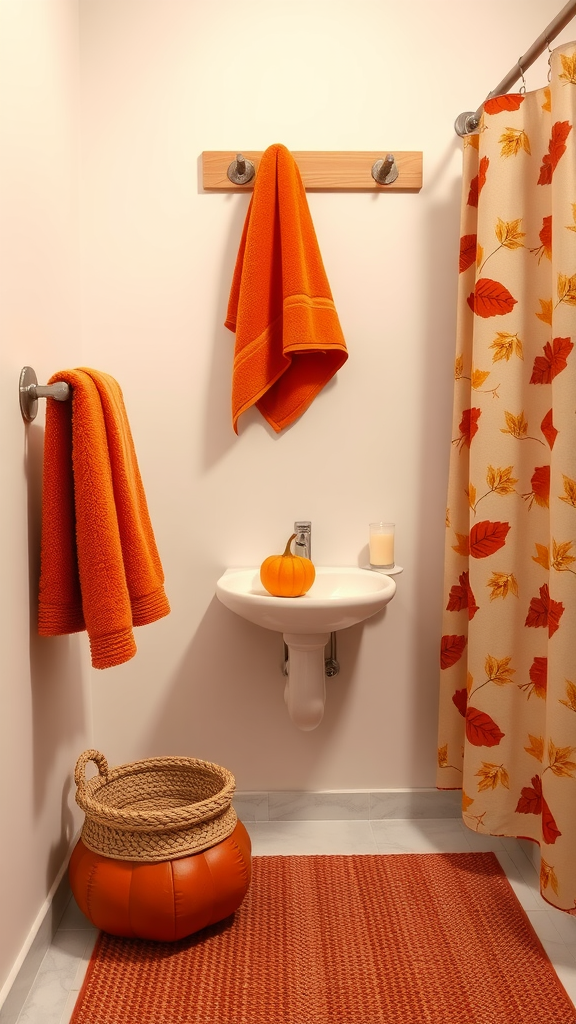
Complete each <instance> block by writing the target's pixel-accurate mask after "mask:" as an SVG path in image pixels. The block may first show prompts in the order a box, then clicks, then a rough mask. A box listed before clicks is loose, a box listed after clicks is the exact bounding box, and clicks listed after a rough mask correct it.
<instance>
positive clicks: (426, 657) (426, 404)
mask: <svg viewBox="0 0 576 1024" xmlns="http://www.w3.org/2000/svg"><path fill="white" fill-rule="evenodd" d="M460 146H461V141H460V139H458V138H457V137H456V135H454V136H453V140H452V142H451V143H450V144H449V145H448V146H447V148H446V151H445V155H444V159H443V161H442V163H440V164H439V165H438V167H437V169H436V174H435V180H436V181H438V183H439V185H441V183H442V176H443V173H444V171H445V170H446V168H447V167H448V166H449V165H450V164H451V163H453V160H454V154H455V151H457V150H458V149H459V148H460ZM430 189H431V191H433V190H434V183H432V184H431V186H430ZM429 210H430V216H429V219H428V224H427V234H426V237H425V238H423V239H422V250H423V253H424V259H425V260H426V265H427V268H428V270H427V274H426V287H427V292H426V294H425V295H423V296H422V301H423V302H424V303H425V317H424V320H425V323H426V325H427V332H426V338H425V342H424V345H423V353H424V357H423V358H424V359H425V365H424V366H423V368H422V374H421V376H422V380H424V381H426V387H425V389H423V392H422V405H421V411H422V422H423V423H425V424H426V427H427V429H426V430H425V431H424V432H423V435H422V444H421V448H420V455H421V458H420V465H419V466H418V467H416V479H417V480H418V481H419V486H420V498H419V501H418V507H419V508H420V509H421V514H420V515H419V517H418V532H417V533H416V535H415V547H414V552H413V564H414V566H415V567H418V568H419V573H420V576H421V585H419V586H418V587H416V588H415V591H414V604H413V607H412V608H411V609H405V612H406V614H409V615H411V616H412V618H413V621H414V635H415V636H418V638H419V639H418V643H417V644H415V645H414V649H413V659H414V664H413V667H412V668H411V669H410V670H409V672H410V675H411V676H412V677H413V678H414V679H417V680H418V690H417V693H416V696H415V705H414V709H413V710H414V714H413V719H412V720H413V723H414V729H413V732H412V737H413V743H414V752H415V753H416V752H417V751H418V750H420V751H421V750H423V749H426V748H428V747H429V756H430V760H431V764H432V772H433V775H434V772H435V769H434V766H435V764H436V737H435V731H434V732H433V734H432V735H433V743H432V744H431V741H430V722H431V721H434V722H436V721H437V719H438V694H439V673H440V657H439V651H440V637H441V632H442V629H441V626H442V604H443V589H442V579H443V565H444V539H445V513H446V493H447V486H448V463H449V457H450V438H451V435H450V431H451V424H452V400H453V380H454V373H453V367H454V355H455V344H456V341H455V339H456V297H457V287H458V240H459V218H460V182H459V181H458V180H456V181H454V184H453V190H452V193H451V194H450V195H449V196H448V197H447V198H445V199H443V201H442V202H439V203H433V202H430V204H429ZM439 239H443V240H446V239H448V240H449V242H450V241H451V242H452V243H453V244H449V245H448V246H447V248H448V251H452V252H453V260H451V261H450V262H449V263H448V264H447V263H446V262H445V261H442V260H439V259H438V241H439ZM439 474H441V475H442V480H441V482H440V485H439V480H438V476H439ZM431 495H434V496H435V498H434V502H431V500H430V496H431ZM438 580H439V581H440V586H438V585H437V583H436V582H434V586H432V582H433V581H438Z"/></svg>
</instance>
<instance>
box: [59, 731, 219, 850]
mask: <svg viewBox="0 0 576 1024" xmlns="http://www.w3.org/2000/svg"><path fill="white" fill-rule="evenodd" d="M89 761H94V763H95V764H96V765H97V767H98V775H96V776H94V778H92V779H86V776H85V769H86V765H87V764H88V762H89ZM74 780H75V782H76V787H77V788H76V803H77V804H79V805H80V807H81V808H82V810H83V811H84V812H85V814H86V818H85V821H84V827H83V829H82V840H83V842H84V844H85V846H87V847H88V848H89V849H90V850H93V851H94V852H95V853H101V854H102V855H103V856H104V857H112V858H113V859H114V860H139V861H148V862H155V861H161V860H174V859H175V858H176V857H186V856H188V855H189V854H191V853H199V852H200V851H201V850H206V849H208V847H209V846H214V845H215V844H216V843H219V842H220V841H221V840H222V839H226V837H227V836H229V835H230V834H231V833H232V832H233V831H234V828H235V826H236V821H237V818H236V812H235V811H234V809H233V807H232V805H231V800H232V794H233V793H234V789H235V785H236V782H235V779H234V776H233V775H232V774H231V772H229V771H227V769H226V768H221V767H220V765H217V764H211V763H210V762H209V761H198V760H196V759H195V758H193V757H155V758H149V759H147V760H145V761H133V762H132V763H131V764H121V765H119V766H118V767H117V768H112V769H111V770H110V769H109V768H108V762H107V761H106V758H105V757H104V755H103V754H101V753H100V752H99V751H98V750H85V751H84V753H83V754H81V755H80V757H79V758H78V761H77V762H76V769H75V771H74Z"/></svg>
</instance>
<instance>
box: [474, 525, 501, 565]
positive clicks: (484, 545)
mask: <svg viewBox="0 0 576 1024" xmlns="http://www.w3.org/2000/svg"><path fill="white" fill-rule="evenodd" d="M509 529H510V523H491V522H490V521H489V520H488V519H484V520H483V521H482V522H481V523H475V524H474V526H473V527H472V529H471V530H470V554H471V555H472V557H473V558H487V557H488V555H493V554H494V552H495V551H499V550H500V548H503V547H504V545H505V543H506V537H507V535H508V531H509Z"/></svg>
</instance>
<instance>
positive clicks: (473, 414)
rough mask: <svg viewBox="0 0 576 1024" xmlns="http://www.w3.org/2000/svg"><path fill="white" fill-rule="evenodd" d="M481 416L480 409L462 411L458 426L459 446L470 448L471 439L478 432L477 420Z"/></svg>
mask: <svg viewBox="0 0 576 1024" xmlns="http://www.w3.org/2000/svg"><path fill="white" fill-rule="evenodd" d="M481 414H482V410H481V409H464V412H463V413H462V419H461V420H460V423H459V425H458V429H459V430H460V438H459V444H465V445H466V447H467V448H469V447H470V443H471V441H472V438H473V437H474V435H475V434H476V432H477V431H478V420H479V419H480V416H481Z"/></svg>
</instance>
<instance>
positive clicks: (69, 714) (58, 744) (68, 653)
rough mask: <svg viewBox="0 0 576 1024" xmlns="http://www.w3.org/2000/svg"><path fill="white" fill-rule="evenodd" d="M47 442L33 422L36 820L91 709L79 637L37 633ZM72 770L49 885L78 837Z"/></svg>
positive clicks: (28, 455)
mask: <svg viewBox="0 0 576 1024" xmlns="http://www.w3.org/2000/svg"><path fill="white" fill-rule="evenodd" d="M43 440H44V432H43V430H42V428H41V427H40V426H39V425H37V424H34V423H33V424H31V425H30V426H29V427H28V428H27V436H26V451H25V463H26V478H27V484H28V559H29V561H28V573H29V594H30V684H31V698H32V730H33V761H34V764H33V782H34V812H35V815H36V817H37V818H39V817H40V815H41V813H42V811H43V808H44V805H45V802H46V799H47V796H48V790H49V786H50V784H51V779H52V777H53V773H54V771H55V770H57V768H58V761H59V755H60V751H61V750H62V749H64V750H69V749H70V747H71V745H72V744H73V743H74V739H75V737H78V739H79V743H81V744H83V743H84V742H85V737H86V735H87V733H88V710H87V707H86V695H85V688H84V676H83V666H82V658H81V648H80V641H79V639H78V637H76V636H61V637H40V636H38V632H37V616H38V580H39V576H40V527H41V505H42V458H43ZM78 753H80V751H78ZM72 756H73V755H72ZM73 767H74V765H73V764H71V765H70V775H69V776H68V777H67V778H66V780H65V783H64V789H63V793H62V812H61V835H60V840H59V842H58V843H57V844H55V845H54V846H53V847H52V850H51V853H50V857H49V863H48V868H47V870H48V876H49V877H48V881H49V884H51V883H52V881H53V879H54V876H55V874H56V872H57V871H58V869H59V867H60V866H61V864H62V862H63V860H64V858H65V856H66V853H67V851H68V848H69V846H70V841H71V839H72V837H73V834H74V818H73V814H72V811H71V809H70V796H71V789H72V783H71V772H72V769H73Z"/></svg>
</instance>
